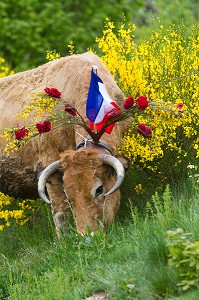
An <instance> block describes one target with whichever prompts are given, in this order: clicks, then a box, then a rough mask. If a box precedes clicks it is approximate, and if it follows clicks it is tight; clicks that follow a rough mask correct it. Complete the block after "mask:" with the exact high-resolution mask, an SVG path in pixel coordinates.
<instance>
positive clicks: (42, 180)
mask: <svg viewBox="0 0 199 300" xmlns="http://www.w3.org/2000/svg"><path fill="white" fill-rule="evenodd" d="M59 165H60V161H59V160H57V161H55V162H53V163H52V164H50V165H49V166H48V167H46V168H45V169H44V170H43V172H42V173H41V175H40V176H39V181H38V193H39V196H40V197H41V198H42V199H43V200H44V202H45V203H47V204H52V203H51V201H50V200H48V198H47V197H46V193H45V187H46V181H47V180H48V177H49V176H50V175H52V174H53V173H55V171H57V169H58V168H59Z"/></svg>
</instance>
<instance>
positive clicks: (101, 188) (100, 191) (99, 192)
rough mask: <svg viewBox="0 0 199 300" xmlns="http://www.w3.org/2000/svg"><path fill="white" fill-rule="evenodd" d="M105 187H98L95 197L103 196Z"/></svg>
mask: <svg viewBox="0 0 199 300" xmlns="http://www.w3.org/2000/svg"><path fill="white" fill-rule="evenodd" d="M103 189H104V188H103V185H100V186H98V188H97V189H96V191H95V197H97V196H99V195H101V194H102V193H103Z"/></svg>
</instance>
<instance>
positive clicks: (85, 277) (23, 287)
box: [0, 186, 199, 300]
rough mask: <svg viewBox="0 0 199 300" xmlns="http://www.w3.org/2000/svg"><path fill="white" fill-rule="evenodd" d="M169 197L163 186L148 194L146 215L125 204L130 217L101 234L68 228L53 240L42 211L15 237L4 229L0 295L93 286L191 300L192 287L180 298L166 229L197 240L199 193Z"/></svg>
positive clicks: (81, 292)
mask: <svg viewBox="0 0 199 300" xmlns="http://www.w3.org/2000/svg"><path fill="white" fill-rule="evenodd" d="M173 195H174V193H173V192H172V191H171V189H170V188H169V186H167V187H166V189H165V191H164V193H163V194H161V195H158V194H157V193H156V194H155V195H153V197H152V199H151V200H152V201H149V202H148V203H147V204H146V206H145V215H144V214H143V213H142V214H140V212H139V209H138V207H137V208H136V207H135V206H131V213H130V215H128V217H126V219H125V220H123V221H120V220H117V221H115V223H114V224H113V225H112V226H110V228H109V230H108V232H107V234H106V235H104V234H103V233H102V232H98V233H96V234H95V235H94V236H92V235H87V236H83V237H82V236H79V235H78V234H77V233H76V232H75V230H74V228H73V227H71V229H70V231H69V232H68V233H65V234H64V236H63V239H62V240H59V241H58V240H57V238H56V235H55V232H54V228H53V224H52V220H51V217H50V215H49V216H48V217H47V218H46V217H44V215H42V213H43V212H41V215H39V216H38V217H39V218H40V220H37V222H38V223H37V222H36V220H35V222H34V223H33V224H32V228H29V227H28V225H26V226H25V227H23V229H21V233H20V231H19V233H18V234H17V236H16V238H15V239H14V232H15V233H16V232H18V231H16V228H7V229H6V230H7V232H6V231H5V232H4V233H1V234H0V238H1V246H0V247H1V248H0V253H1V255H0V266H1V267H0V277H1V281H0V296H1V299H6V297H8V296H11V299H12V300H15V299H17V300H19V299H20V300H23V299H24V300H25V299H26V300H29V299H31V300H32V299H40V300H44V299H45V300H53V299H56V300H62V299H67V300H68V299H71V300H74V299H75V300H78V299H85V298H86V297H88V296H90V295H92V294H93V293H94V292H98V291H105V292H106V294H107V295H108V299H118V300H121V299H147V300H148V299H196V297H198V296H199V290H194V289H193V290H190V292H189V290H188V291H187V292H186V294H185V295H186V297H185V298H183V297H184V296H183V295H184V292H183V290H182V289H181V288H180V287H179V286H178V283H179V274H178V271H177V269H175V268H174V267H171V266H169V265H168V247H167V236H166V232H167V231H168V230H176V229H177V228H179V227H180V228H183V230H184V231H185V232H191V233H192V234H193V239H194V240H195V241H196V240H199V203H198V199H199V194H198V193H197V192H196V193H194V192H192V193H191V194H190V193H189V194H184V193H177V192H176V194H175V197H174V196H173ZM183 195H184V196H183ZM45 214H46V209H45ZM47 215H48V214H47ZM18 230H19V228H18ZM9 234H10V236H11V238H9ZM11 240H12V241H13V245H14V246H15V247H16V250H15V249H14V247H11ZM181 296H182V298H181ZM194 297H195V298H194Z"/></svg>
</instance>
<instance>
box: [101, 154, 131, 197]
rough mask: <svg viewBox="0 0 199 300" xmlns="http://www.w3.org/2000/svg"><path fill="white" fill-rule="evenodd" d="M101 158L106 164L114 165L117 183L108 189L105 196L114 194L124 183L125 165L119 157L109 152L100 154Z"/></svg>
mask: <svg viewBox="0 0 199 300" xmlns="http://www.w3.org/2000/svg"><path fill="white" fill-rule="evenodd" d="M99 158H100V160H101V161H102V162H103V163H104V164H107V165H110V166H112V167H113V168H114V170H115V172H116V175H117V180H116V183H115V185H114V186H113V187H112V188H111V189H110V191H108V192H107V193H106V194H105V197H106V196H109V195H111V194H113V193H114V192H115V191H116V190H118V189H119V187H120V185H121V184H122V181H123V179H124V175H125V171H124V167H123V165H122V163H121V162H120V161H119V159H117V158H115V157H114V156H112V155H108V154H99Z"/></svg>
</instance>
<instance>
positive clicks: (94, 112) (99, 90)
mask: <svg viewBox="0 0 199 300" xmlns="http://www.w3.org/2000/svg"><path fill="white" fill-rule="evenodd" d="M120 113H121V110H120V108H119V106H117V104H116V103H115V102H114V101H113V100H112V99H111V98H110V96H109V94H108V92H107V90H106V88H105V86H104V84H103V82H102V80H101V79H100V78H99V77H98V76H97V74H96V73H95V72H94V68H92V71H91V80H90V87H89V91H88V99H87V103H86V116H87V118H88V119H89V120H90V121H91V122H90V129H92V130H93V129H94V123H95V124H96V127H97V130H98V131H99V130H100V129H101V128H102V127H103V126H104V125H106V124H108V123H109V122H110V121H111V120H113V118H116V117H117V116H119V115H120ZM113 126H114V124H111V125H109V126H108V127H107V129H106V131H105V132H106V133H111V131H112V129H113Z"/></svg>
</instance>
